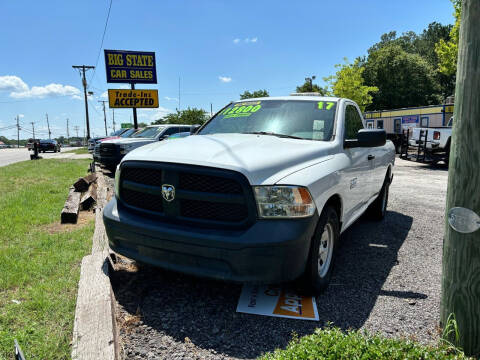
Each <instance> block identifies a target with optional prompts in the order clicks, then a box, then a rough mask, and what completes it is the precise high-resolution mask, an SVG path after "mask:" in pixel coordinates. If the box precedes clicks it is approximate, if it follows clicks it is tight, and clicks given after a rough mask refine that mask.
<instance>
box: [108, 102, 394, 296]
mask: <svg viewBox="0 0 480 360" xmlns="http://www.w3.org/2000/svg"><path fill="white" fill-rule="evenodd" d="M394 160H395V148H394V146H393V144H392V143H391V142H390V141H387V142H386V134H385V131H384V130H367V129H365V128H364V121H363V119H362V115H361V112H360V110H359V108H358V106H357V105H356V104H355V103H354V102H353V101H351V100H348V99H343V98H332V97H319V96H285V97H271V98H257V99H250V100H242V101H238V102H233V103H230V104H229V105H227V106H226V107H225V108H223V109H222V110H221V111H219V112H218V113H217V114H216V115H215V116H214V117H212V118H211V119H210V120H209V121H208V122H207V123H206V124H204V125H203V126H202V127H201V128H200V129H199V130H198V131H197V132H196V134H194V135H192V136H189V137H185V138H183V139H179V140H175V141H162V142H156V143H153V144H150V145H146V146H143V147H141V148H138V149H136V150H133V151H131V152H130V153H128V154H127V155H126V156H125V157H124V158H123V160H122V162H121V163H120V165H119V167H118V168H117V171H116V175H115V183H116V185H115V190H116V191H115V197H114V199H112V200H111V201H110V203H109V204H108V205H107V206H106V208H105V210H104V215H103V217H104V223H105V227H106V231H107V234H108V238H109V244H110V248H111V249H112V250H114V251H116V252H118V253H120V254H122V255H124V256H127V257H129V258H132V259H135V260H137V261H139V262H144V263H149V264H152V265H155V266H159V267H163V268H166V269H171V270H175V271H180V272H184V273H189V274H193V275H199V276H207V277H213V278H219V279H226V280H230V281H238V282H263V283H278V282H285V281H291V280H294V279H298V278H300V279H302V280H303V283H304V284H306V289H309V290H311V291H312V292H314V293H319V292H321V291H322V290H324V289H325V288H326V286H327V285H328V282H329V279H330V276H331V274H332V267H333V263H334V259H335V254H336V251H337V243H338V240H339V236H340V234H341V233H342V232H343V231H345V229H347V228H348V227H349V226H350V225H351V224H352V223H353V222H354V221H355V220H356V219H358V218H359V217H360V216H361V215H362V214H363V213H364V212H365V211H366V210H367V209H369V210H370V212H371V214H372V215H373V216H374V217H375V218H377V219H382V218H383V217H384V215H385V212H386V207H387V201H388V189H389V185H390V183H391V180H392V177H393V165H394Z"/></svg>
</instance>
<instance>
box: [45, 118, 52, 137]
mask: <svg viewBox="0 0 480 360" xmlns="http://www.w3.org/2000/svg"><path fill="white" fill-rule="evenodd" d="M45 115H46V116H47V127H48V139H51V135H52V133H51V132H50V123H49V122H48V114H45Z"/></svg>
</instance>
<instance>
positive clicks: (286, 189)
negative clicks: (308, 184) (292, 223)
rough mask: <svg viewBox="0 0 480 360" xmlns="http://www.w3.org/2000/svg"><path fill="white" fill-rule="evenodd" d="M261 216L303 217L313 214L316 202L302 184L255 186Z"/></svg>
mask: <svg viewBox="0 0 480 360" xmlns="http://www.w3.org/2000/svg"><path fill="white" fill-rule="evenodd" d="M253 191H254V193H255V199H256V201H257V207H258V215H259V216H260V217H261V218H302V217H309V216H312V215H313V214H314V212H315V203H314V202H313V200H312V196H311V195H310V192H309V191H308V189H307V188H305V187H302V186H282V185H279V186H254V187H253Z"/></svg>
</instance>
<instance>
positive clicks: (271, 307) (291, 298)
mask: <svg viewBox="0 0 480 360" xmlns="http://www.w3.org/2000/svg"><path fill="white" fill-rule="evenodd" d="M237 312H242V313H248V314H256V315H266V316H274V317H283V318H290V319H301V320H318V310H317V304H316V302H315V298H314V297H312V296H302V295H298V294H296V293H295V292H292V291H289V290H285V289H282V288H281V287H278V286H270V285H250V284H248V285H243V288H242V293H241V294H240V299H239V300H238V305H237Z"/></svg>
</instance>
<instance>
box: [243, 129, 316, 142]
mask: <svg viewBox="0 0 480 360" xmlns="http://www.w3.org/2000/svg"><path fill="white" fill-rule="evenodd" d="M242 134H254V135H270V136H277V137H280V138H288V139H299V140H307V139H304V138H301V137H298V136H293V135H286V134H277V133H274V132H268V131H251V132H244V133H242Z"/></svg>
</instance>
